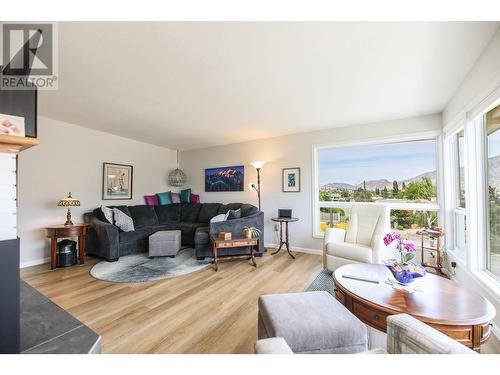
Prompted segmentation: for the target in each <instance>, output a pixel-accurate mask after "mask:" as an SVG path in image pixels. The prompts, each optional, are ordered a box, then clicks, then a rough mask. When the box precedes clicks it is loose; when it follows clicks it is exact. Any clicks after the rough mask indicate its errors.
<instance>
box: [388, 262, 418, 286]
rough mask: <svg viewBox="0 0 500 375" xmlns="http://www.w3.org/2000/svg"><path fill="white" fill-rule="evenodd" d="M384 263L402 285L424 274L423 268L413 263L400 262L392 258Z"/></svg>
mask: <svg viewBox="0 0 500 375" xmlns="http://www.w3.org/2000/svg"><path fill="white" fill-rule="evenodd" d="M385 265H386V267H387V268H389V271H391V273H392V275H393V276H394V278H395V279H396V280H397V281H398V282H399V283H400V284H403V285H406V284H410V283H412V282H413V280H415V279H418V278H419V277H422V276H425V268H423V267H420V266H417V265H415V264H411V263H409V264H401V263H398V262H397V261H396V260H394V259H392V260H388V261H386V262H385Z"/></svg>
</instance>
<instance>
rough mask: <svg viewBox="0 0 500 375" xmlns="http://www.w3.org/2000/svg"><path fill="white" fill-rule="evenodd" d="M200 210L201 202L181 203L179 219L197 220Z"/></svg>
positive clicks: (190, 221) (184, 220)
mask: <svg viewBox="0 0 500 375" xmlns="http://www.w3.org/2000/svg"><path fill="white" fill-rule="evenodd" d="M200 210H201V204H193V203H182V207H181V221H183V222H188V223H194V222H197V221H198V215H199V213H200Z"/></svg>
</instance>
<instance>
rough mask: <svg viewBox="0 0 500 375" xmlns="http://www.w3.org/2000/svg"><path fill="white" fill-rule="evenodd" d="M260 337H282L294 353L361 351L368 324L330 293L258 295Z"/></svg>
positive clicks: (366, 338)
mask: <svg viewBox="0 0 500 375" xmlns="http://www.w3.org/2000/svg"><path fill="white" fill-rule="evenodd" d="M258 336H259V340H260V339H266V338H269V337H283V338H284V339H285V340H286V342H287V344H288V345H289V346H290V348H291V349H292V351H293V352H294V353H341V354H346V353H359V352H362V351H365V350H367V349H368V332H367V327H366V326H365V325H364V324H363V323H362V322H361V321H360V320H359V319H358V318H356V317H355V316H354V315H353V314H352V313H351V312H350V311H349V310H347V309H346V308H345V307H344V306H343V305H342V304H341V303H340V302H338V301H337V300H336V299H335V298H334V297H333V296H332V295H331V294H330V293H327V292H323V291H320V292H305V293H289V294H270V295H264V296H261V297H259V322H258Z"/></svg>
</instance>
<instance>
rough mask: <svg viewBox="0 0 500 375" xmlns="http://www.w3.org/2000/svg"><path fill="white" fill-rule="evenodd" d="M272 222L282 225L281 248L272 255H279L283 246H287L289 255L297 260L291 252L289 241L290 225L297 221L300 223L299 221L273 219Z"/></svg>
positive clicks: (292, 218)
mask: <svg viewBox="0 0 500 375" xmlns="http://www.w3.org/2000/svg"><path fill="white" fill-rule="evenodd" d="M271 220H272V221H275V222H277V223H280V246H279V247H278V250H276V251H275V252H274V253H271V255H274V254H278V253H279V252H280V251H281V248H282V247H283V245H285V247H286V251H288V255H290V256H291V257H292V258H293V259H295V257H294V256H293V254H292V252H291V251H290V241H289V239H288V223H294V222H296V221H299V219H297V218H296V217H289V218H285V217H273V218H272V219H271ZM283 223H284V224H285V240H283Z"/></svg>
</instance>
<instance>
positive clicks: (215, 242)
mask: <svg viewBox="0 0 500 375" xmlns="http://www.w3.org/2000/svg"><path fill="white" fill-rule="evenodd" d="M210 243H211V248H212V254H213V256H214V265H215V271H216V272H217V271H218V270H219V266H218V258H219V254H218V251H219V249H230V248H234V247H246V246H248V247H249V248H250V253H249V254H238V255H224V256H222V257H227V258H233V257H241V256H244V257H249V258H248V259H252V264H253V266H254V267H257V263H255V253H256V252H257V251H258V250H259V238H258V237H256V238H246V237H236V238H232V239H230V240H223V239H221V238H217V237H216V236H210Z"/></svg>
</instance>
